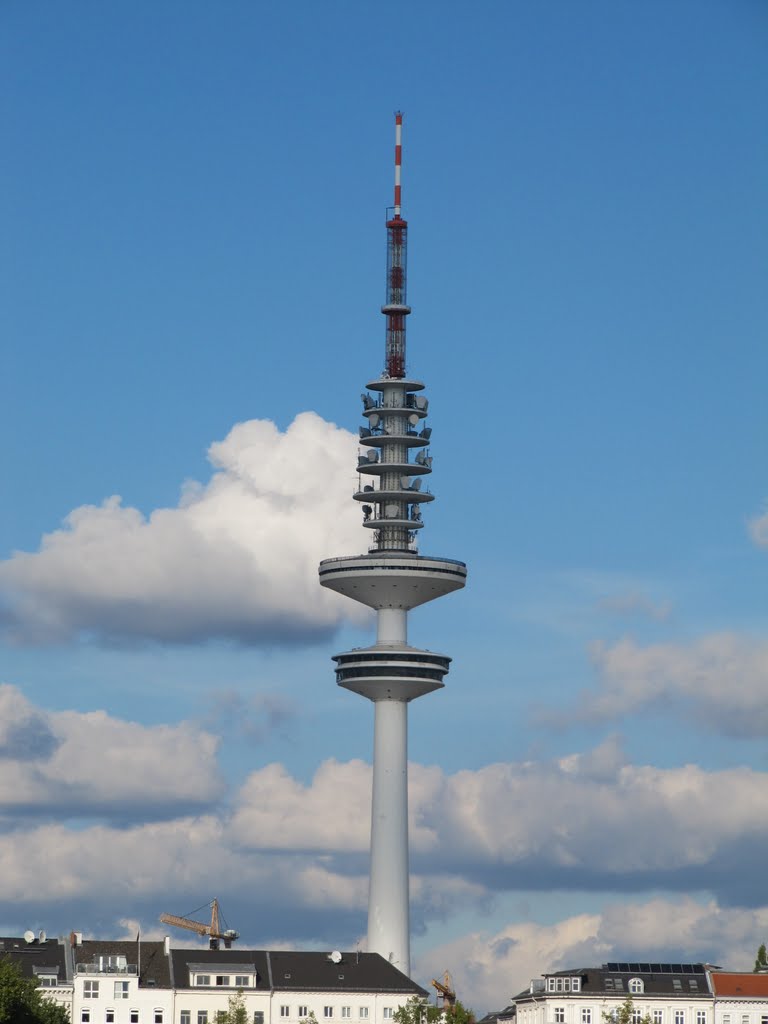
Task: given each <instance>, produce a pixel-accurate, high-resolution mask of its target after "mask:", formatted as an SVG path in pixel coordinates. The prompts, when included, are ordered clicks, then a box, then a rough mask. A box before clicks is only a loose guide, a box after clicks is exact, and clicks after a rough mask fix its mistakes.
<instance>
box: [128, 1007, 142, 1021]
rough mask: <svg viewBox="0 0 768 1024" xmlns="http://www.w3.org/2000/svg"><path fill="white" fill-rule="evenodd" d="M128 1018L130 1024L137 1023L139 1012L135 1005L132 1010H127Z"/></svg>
mask: <svg viewBox="0 0 768 1024" xmlns="http://www.w3.org/2000/svg"><path fill="white" fill-rule="evenodd" d="M128 1020H129V1021H130V1022H131V1024H139V1020H140V1014H139V1011H138V1010H137V1009H136V1007H135V1006H134V1007H133V1009H132V1010H129V1011H128Z"/></svg>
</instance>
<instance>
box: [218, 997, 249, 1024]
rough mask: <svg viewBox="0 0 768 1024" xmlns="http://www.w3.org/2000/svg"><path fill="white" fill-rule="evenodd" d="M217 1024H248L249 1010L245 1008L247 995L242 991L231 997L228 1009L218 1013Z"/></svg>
mask: <svg viewBox="0 0 768 1024" xmlns="http://www.w3.org/2000/svg"><path fill="white" fill-rule="evenodd" d="M216 1024H248V1011H247V1010H246V1008H245V997H244V996H243V993H242V992H241V991H238V992H236V993H235V994H234V995H233V996H230V997H229V1005H228V1008H227V1009H226V1010H219V1011H218V1013H217V1014H216Z"/></svg>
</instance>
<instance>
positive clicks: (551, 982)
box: [547, 978, 555, 992]
mask: <svg viewBox="0 0 768 1024" xmlns="http://www.w3.org/2000/svg"><path fill="white" fill-rule="evenodd" d="M554 991H555V979H554V978H547V992H554Z"/></svg>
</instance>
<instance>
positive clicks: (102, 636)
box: [0, 412, 365, 646]
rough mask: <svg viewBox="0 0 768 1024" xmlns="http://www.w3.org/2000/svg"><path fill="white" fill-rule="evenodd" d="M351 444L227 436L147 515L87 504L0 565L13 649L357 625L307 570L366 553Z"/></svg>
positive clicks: (268, 636) (318, 631)
mask: <svg viewBox="0 0 768 1024" xmlns="http://www.w3.org/2000/svg"><path fill="white" fill-rule="evenodd" d="M355 450H356V439H355V438H354V436H353V435H352V434H350V433H349V432H347V431H345V430H341V429H339V428H338V427H336V426H335V425H334V424H332V423H327V422H326V421H324V420H322V419H321V418H320V417H319V416H317V415H316V414H314V413H311V412H305V413H301V414H300V415H299V416H297V417H296V419H295V420H294V421H293V423H291V425H290V426H289V427H288V429H287V430H286V431H285V432H284V433H281V432H280V431H279V430H278V429H277V427H276V426H275V425H274V423H271V422H269V421H267V420H250V421H248V422H247V423H240V424H237V425H236V426H235V427H233V429H232V430H231V431H230V433H229V434H228V436H227V437H226V438H225V439H224V440H223V441H220V442H216V443H215V444H212V445H211V447H210V449H209V451H208V457H209V460H210V462H211V464H212V466H213V469H214V472H213V475H212V476H211V478H210V480H209V481H208V483H207V484H205V485H201V484H197V483H188V484H187V485H186V486H185V487H184V489H183V494H182V498H181V500H180V502H179V505H178V506H177V507H176V508H161V509H157V510H155V511H154V512H152V513H151V514H150V515H149V516H146V517H145V516H144V515H143V514H142V513H141V512H140V511H139V510H138V509H136V508H131V507H129V506H125V505H123V504H122V501H121V499H120V498H119V497H112V498H108V499H107V500H106V501H105V502H104V503H103V504H102V505H101V506H94V505H83V506H81V507H80V508H77V509H75V510H74V511H73V512H71V513H70V514H69V515H68V516H67V518H66V520H65V521H64V525H63V527H62V528H61V529H59V530H55V531H54V532H52V533H49V534H46V535H45V536H44V537H43V539H42V542H41V545H40V549H39V550H38V551H36V552H31V553H30V552H17V553H15V554H14V555H13V556H12V557H11V558H9V559H7V560H6V561H4V562H2V563H0V601H2V607H0V623H2V624H3V626H4V630H5V634H6V636H7V638H9V639H10V640H11V641H12V642H15V643H19V644H49V643H62V642H68V641H72V640H75V639H77V638H87V639H90V640H93V641H95V642H97V643H106V644H114V643H122V644H125V643H135V642H146V641H157V642H161V643H179V644H192V643H201V642H205V641H208V640H212V639H225V640H230V641H234V642H237V643H243V644H259V645H265V646H271V645H280V644H295V643H309V642H313V641H316V640H318V639H320V638H323V637H325V636H327V635H328V634H330V633H331V632H332V631H333V630H335V629H336V628H337V626H338V625H339V624H340V623H341V621H342V619H343V618H345V617H350V616H358V617H360V616H362V615H363V614H364V612H362V611H360V610H359V609H358V608H357V606H356V605H355V604H354V602H351V601H343V600H342V599H341V598H339V597H338V596H337V595H335V594H332V593H330V592H328V591H325V590H324V589H323V588H321V587H320V586H319V585H318V582H317V564H318V562H319V561H320V559H321V558H324V557H327V556H329V555H335V554H340V555H341V554H356V553H358V552H359V551H360V550H362V549H363V548H364V546H365V537H364V535H363V531H362V530H361V528H360V517H359V514H358V511H357V510H356V509H355V507H354V502H352V501H350V500H349V497H350V493H351V491H352V490H353V485H354V480H355V477H354V465H355Z"/></svg>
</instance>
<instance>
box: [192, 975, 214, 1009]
mask: <svg viewBox="0 0 768 1024" xmlns="http://www.w3.org/2000/svg"><path fill="white" fill-rule="evenodd" d="M195 984H196V985H204V986H205V987H206V988H210V987H211V976H210V974H196V975H195ZM205 1012H206V1013H207V1012H208V1011H207V1010H206V1011H205Z"/></svg>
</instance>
